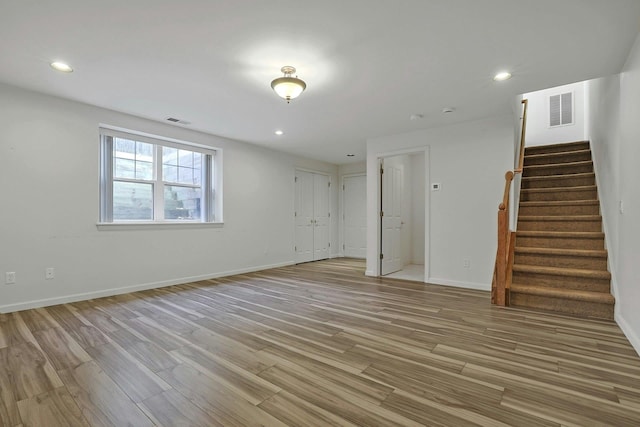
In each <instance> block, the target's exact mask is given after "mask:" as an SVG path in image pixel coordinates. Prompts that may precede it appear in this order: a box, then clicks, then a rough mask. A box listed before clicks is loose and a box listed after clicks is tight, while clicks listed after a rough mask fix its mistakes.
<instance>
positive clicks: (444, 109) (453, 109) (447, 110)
mask: <svg viewBox="0 0 640 427" xmlns="http://www.w3.org/2000/svg"><path fill="white" fill-rule="evenodd" d="M455 110H456V109H455V108H453V107H444V108H443V109H442V112H443V113H445V114H447V113H453V112H454V111H455Z"/></svg>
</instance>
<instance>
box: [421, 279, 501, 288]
mask: <svg viewBox="0 0 640 427" xmlns="http://www.w3.org/2000/svg"><path fill="white" fill-rule="evenodd" d="M425 283H432V284H434V285H444V286H453V287H456V288H465V289H476V290H479V291H490V290H491V283H476V282H460V281H456V280H449V279H439V278H437V277H429V279H427V280H425Z"/></svg>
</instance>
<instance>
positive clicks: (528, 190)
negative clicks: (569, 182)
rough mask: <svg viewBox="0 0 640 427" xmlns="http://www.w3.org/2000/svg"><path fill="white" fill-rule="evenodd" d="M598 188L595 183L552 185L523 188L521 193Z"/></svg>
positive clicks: (591, 189)
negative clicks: (573, 185)
mask: <svg viewBox="0 0 640 427" xmlns="http://www.w3.org/2000/svg"><path fill="white" fill-rule="evenodd" d="M595 189H596V186H595V185H582V186H578V187H551V188H523V189H521V190H520V192H521V193H557V192H559V191H562V192H570V191H593V190H595Z"/></svg>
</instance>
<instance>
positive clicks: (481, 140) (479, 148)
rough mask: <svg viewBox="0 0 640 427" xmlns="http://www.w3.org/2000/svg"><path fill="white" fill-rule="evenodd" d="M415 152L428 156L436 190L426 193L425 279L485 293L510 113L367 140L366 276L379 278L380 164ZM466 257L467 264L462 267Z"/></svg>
mask: <svg viewBox="0 0 640 427" xmlns="http://www.w3.org/2000/svg"><path fill="white" fill-rule="evenodd" d="M421 150H422V151H425V150H427V153H428V157H427V158H428V159H429V160H428V161H427V163H426V165H425V168H426V171H427V174H428V175H429V176H430V179H429V181H428V182H438V183H441V184H442V190H441V191H439V192H429V193H428V194H429V199H428V200H427V205H428V206H429V209H428V210H427V211H426V212H425V215H426V217H427V221H428V222H427V224H428V228H427V229H426V231H425V235H426V236H427V238H428V237H429V235H430V241H429V250H428V253H427V254H426V257H427V258H428V266H427V268H428V272H429V277H428V281H429V282H431V283H441V284H447V285H454V286H464V287H470V288H478V289H486V290H489V289H490V288H491V274H492V271H493V266H494V263H495V255H496V241H497V237H496V233H497V231H496V228H497V209H498V204H499V202H500V199H501V197H502V191H503V189H504V173H505V171H506V170H507V169H511V168H512V167H513V118H512V117H511V115H505V116H501V117H494V118H490V119H485V120H480V121H474V122H467V123H462V124H458V125H454V126H447V127H440V128H433V129H426V130H421V131H417V132H411V133H405V134H400V135H392V136H385V137H380V138H375V139H371V140H369V141H368V142H367V214H368V217H367V220H368V222H367V233H368V234H367V274H369V275H378V274H379V259H378V244H379V241H380V235H379V227H378V220H379V216H378V212H377V211H378V209H377V207H376V206H377V204H378V203H379V200H378V194H379V180H378V173H377V167H378V158H379V157H381V156H388V155H392V154H401V153H402V152H405V153H409V152H412V151H413V152H417V151H421ZM464 258H468V259H469V260H470V261H471V266H470V268H468V269H466V268H464V266H463V259H464Z"/></svg>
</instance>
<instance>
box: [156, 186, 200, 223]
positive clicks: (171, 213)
mask: <svg viewBox="0 0 640 427" xmlns="http://www.w3.org/2000/svg"><path fill="white" fill-rule="evenodd" d="M201 194H202V191H201V189H200V188H188V187H178V186H176V185H165V187H164V218H165V219H182V220H200V200H201Z"/></svg>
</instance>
